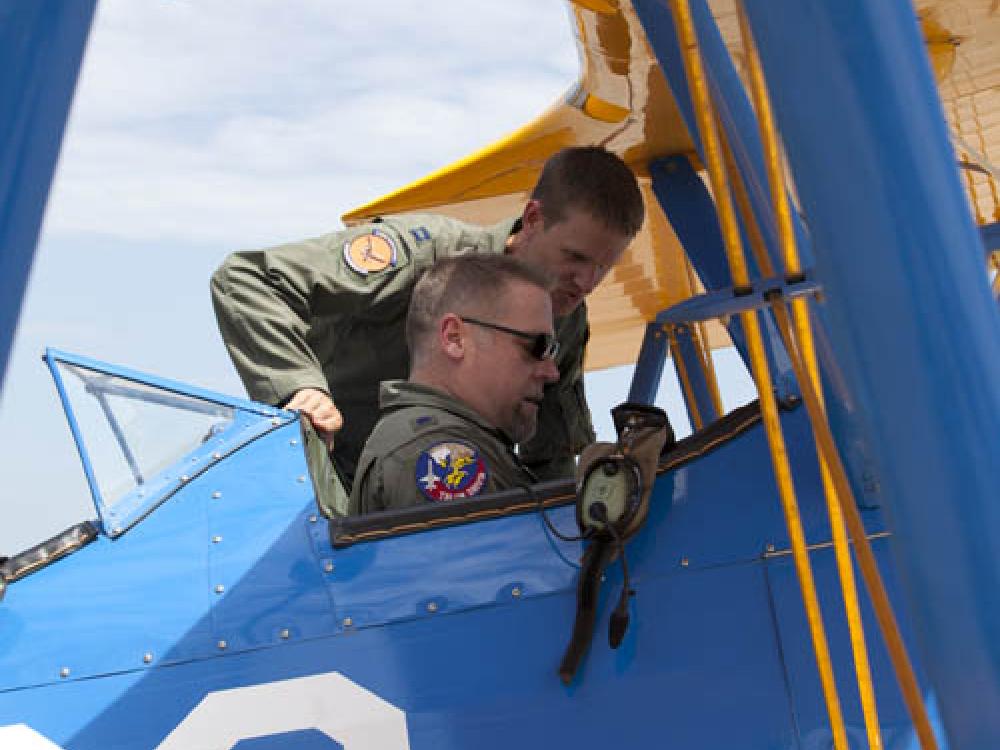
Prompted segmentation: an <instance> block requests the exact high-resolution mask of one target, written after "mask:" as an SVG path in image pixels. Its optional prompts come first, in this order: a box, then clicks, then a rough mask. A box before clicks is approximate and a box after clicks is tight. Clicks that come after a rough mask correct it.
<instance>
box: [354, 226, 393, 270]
mask: <svg viewBox="0 0 1000 750" xmlns="http://www.w3.org/2000/svg"><path fill="white" fill-rule="evenodd" d="M397 259H398V254H397V251H396V242H395V241H394V240H393V239H392V237H390V236H389V235H388V234H387V233H385V232H383V231H382V230H380V229H373V230H371V231H370V232H369V233H368V234H362V235H359V236H358V237H355V238H354V239H353V240H349V241H348V242H345V243H344V260H345V261H347V265H349V266H350V267H351V268H353V269H354V270H355V271H357V272H358V273H360V274H361V275H362V276H367V275H368V274H370V273H378V272H379V271H384V270H385V269H387V268H391V267H393V266H395V265H396V261H397Z"/></svg>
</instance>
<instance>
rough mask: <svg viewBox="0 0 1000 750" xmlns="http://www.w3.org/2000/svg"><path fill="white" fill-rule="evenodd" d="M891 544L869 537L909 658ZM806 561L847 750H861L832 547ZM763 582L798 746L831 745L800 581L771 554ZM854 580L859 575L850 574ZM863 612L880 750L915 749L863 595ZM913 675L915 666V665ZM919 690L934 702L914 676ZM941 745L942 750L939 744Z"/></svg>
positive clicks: (784, 558)
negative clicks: (816, 593)
mask: <svg viewBox="0 0 1000 750" xmlns="http://www.w3.org/2000/svg"><path fill="white" fill-rule="evenodd" d="M889 541H890V540H889V539H888V538H886V537H882V538H878V539H874V540H872V550H873V552H874V553H875V559H876V560H877V561H878V562H879V569H880V570H881V572H882V577H883V580H884V581H885V584H886V589H887V590H888V592H889V598H890V600H891V601H892V603H893V609H894V611H895V613H896V617H897V620H898V621H899V623H900V628H901V630H902V635H903V639H904V641H905V642H906V644H907V649H908V650H909V652H910V653H913V638H912V628H911V627H910V623H909V618H908V616H907V612H906V608H905V607H904V606H902V605H903V602H902V600H901V596H900V594H899V590H898V585H897V583H896V580H895V576H894V575H893V569H892V565H891V559H890V550H889ZM810 560H811V561H812V564H813V571H814V574H815V578H816V586H817V588H818V589H819V590H820V591H821V592H823V598H822V609H823V622H824V626H825V627H826V634H827V638H828V640H829V644H830V653H831V655H832V657H833V663H834V665H836V666H837V670H836V677H837V689H838V692H839V695H840V701H841V708H842V709H843V711H844V721H845V723H846V725H847V733H848V736H849V737H850V738H851V743H852V747H855V746H856V747H867V746H868V741H867V739H866V733H865V725H864V716H863V714H862V710H861V703H860V698H859V694H858V690H857V682H856V677H855V674H854V670H853V661H852V657H851V644H850V633H849V631H848V628H847V622H846V620H845V618H844V604H843V598H842V597H841V594H840V584H839V583H838V580H839V579H838V575H837V564H836V559H835V557H834V553H833V549H832V548H830V547H825V548H822V549H817V550H812V551H811V552H810ZM767 578H768V585H769V587H770V589H771V596H772V597H773V600H774V612H775V620H776V623H777V628H778V632H779V634H780V637H781V650H782V653H783V654H784V659H785V667H786V669H787V673H788V681H789V686H790V688H791V693H792V703H793V707H794V711H795V720H796V725H797V726H798V728H799V731H800V733H801V735H802V740H803V746H804V747H829V746H831V742H832V735H831V733H830V724H829V718H828V715H827V711H826V704H825V703H824V701H823V693H822V689H821V687H820V681H819V672H818V671H817V669H816V659H815V657H814V656H813V649H812V643H811V641H810V638H809V629H808V624H807V623H806V617H805V608H804V605H803V603H802V594H801V590H800V587H799V581H798V576H797V575H796V573H795V566H794V563H793V561H792V558H791V556H790V555H787V554H786V555H780V556H774V557H769V558H768V560H767ZM855 578H856V579H857V581H858V582H859V585H860V581H861V576H860V573H859V571H857V570H855ZM861 615H862V620H863V621H864V628H865V639H866V642H867V645H868V653H869V661H870V664H871V670H872V675H873V677H874V680H873V682H874V686H875V702H876V705H877V706H878V715H879V725H880V727H881V731H882V740H883V746H884V747H885V748H886V750H911V749H912V748H914V747H917V746H918V744H919V743H918V741H917V738H916V735H915V733H914V731H913V726H912V724H911V723H910V719H909V716H908V714H907V712H906V706H905V704H904V703H903V699H902V695H901V694H900V692H899V688H898V687H897V686H896V682H895V678H894V676H893V671H892V663H891V662H890V661H889V654H888V653H887V652H886V650H885V643H884V641H883V639H882V636H881V633H880V632H879V629H878V625H877V623H876V621H875V615H874V613H873V612H872V610H871V606H870V604H869V601H868V598H867V596H864V595H862V596H861ZM917 668H918V670H919V665H917ZM918 678H919V679H920V682H921V684H922V686H923V689H924V694H925V700H926V701H927V702H928V704H929V705H931V704H933V703H934V701H933V695H932V694H931V693H930V692H929V690H928V689H927V682H926V680H925V679H924V677H923V675H918ZM934 724H935V729H936V731H937V734H938V736H939V737H940V736H941V735H942V727H941V726H940V721H939V719H936V720H935V721H934ZM942 747H947V745H942Z"/></svg>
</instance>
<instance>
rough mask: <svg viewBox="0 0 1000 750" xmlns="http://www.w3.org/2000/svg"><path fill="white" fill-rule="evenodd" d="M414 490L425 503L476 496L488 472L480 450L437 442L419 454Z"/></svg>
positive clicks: (464, 445)
mask: <svg viewBox="0 0 1000 750" xmlns="http://www.w3.org/2000/svg"><path fill="white" fill-rule="evenodd" d="M415 474H416V481H417V487H419V488H420V491H421V492H422V493H423V494H424V497H426V498H427V499H428V500H461V499H463V498H467V497H475V496H476V495H478V494H479V493H480V492H482V491H483V489H485V487H486V481H487V480H488V479H489V470H488V469H487V468H486V462H485V461H484V460H483V458H482V456H480V455H479V451H478V450H476V449H475V448H473V447H472V446H470V445H466V444H465V443H457V442H455V443H437V444H435V445H432V446H431V447H430V448H428V449H427V450H425V451H424V452H423V453H421V454H420V457H419V458H418V459H417V468H416V472H415Z"/></svg>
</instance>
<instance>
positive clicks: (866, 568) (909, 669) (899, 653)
mask: <svg viewBox="0 0 1000 750" xmlns="http://www.w3.org/2000/svg"><path fill="white" fill-rule="evenodd" d="M772 310H774V314H775V319H776V321H777V323H778V330H779V331H780V332H781V335H782V339H783V340H784V342H785V346H786V347H787V348H788V355H789V358H790V359H791V361H792V369H793V370H794V371H795V376H796V378H798V380H799V385H800V387H801V390H802V399H803V401H804V402H805V405H806V410H807V411H808V412H809V419H810V421H811V422H812V424H813V427H814V428H816V433H815V434H816V438H817V447H818V448H819V450H820V451H821V452H822V455H823V456H824V458H825V460H826V463H827V466H828V467H829V468H830V471H831V477H832V480H833V484H834V488H835V490H836V494H837V496H838V497H841V498H844V500H845V502H844V503H843V504H842V506H841V507H842V510H843V515H844V519H845V521H846V522H847V528H848V531H849V532H850V534H851V541H853V542H854V552H855V555H856V556H857V560H858V566H859V567H860V568H861V575H862V578H863V579H864V582H865V587H866V588H867V590H868V596H869V598H870V599H871V602H872V607H873V608H874V610H875V618H876V620H877V621H878V624H879V628H880V630H881V631H882V636H883V638H884V639H885V643H886V648H887V650H888V652H889V659H890V661H891V662H892V666H893V669H894V670H895V672H896V679H897V680H898V681H899V686H900V690H901V691H902V693H903V700H904V702H905V703H906V708H907V710H908V711H909V714H910V719H911V721H912V722H913V726H914V728H915V729H916V732H917V737H918V738H919V740H920V746H921V747H922V748H924V750H937V740H936V739H935V737H934V731H933V730H932V729H931V724H930V719H929V718H928V716H927V708H926V706H925V705H924V701H923V695H922V694H921V692H920V686H919V684H918V683H917V678H916V674H915V672H914V671H913V665H912V663H911V662H910V658H909V655H908V654H907V652H906V646H905V644H904V643H903V638H902V636H901V635H900V632H899V624H898V623H897V622H896V615H895V613H894V612H893V611H892V605H891V604H890V602H889V595H888V594H887V593H886V590H885V585H884V584H883V582H882V577H881V575H880V574H879V570H878V563H876V562H875V555H874V553H873V552H872V549H871V545H870V544H869V542H868V538H867V536H866V535H865V527H864V523H863V522H862V520H861V514H860V513H859V512H858V508H857V504H856V503H855V502H854V494H853V492H852V491H851V486H850V484H849V483H848V481H847V472H846V471H845V470H844V464H843V462H842V461H841V459H840V453H839V452H838V451H837V446H836V444H835V443H834V441H833V434H832V432H831V431H830V426H829V424H827V421H826V419H825V415H824V413H823V407H822V404H821V402H820V399H819V396H818V394H817V392H816V390H815V389H814V388H813V384H812V381H811V380H810V378H809V377H808V374H807V372H806V368H805V364H804V362H803V359H802V354H801V353H800V351H799V349H798V348H797V347H796V345H795V341H794V340H793V339H792V337H791V326H790V324H789V317H788V311H787V310H786V308H785V306H784V301H783V300H781V299H776V300H774V301H773V302H772Z"/></svg>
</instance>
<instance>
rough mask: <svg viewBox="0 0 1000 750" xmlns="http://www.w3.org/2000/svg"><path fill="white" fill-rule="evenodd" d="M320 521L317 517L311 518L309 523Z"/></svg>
mask: <svg viewBox="0 0 1000 750" xmlns="http://www.w3.org/2000/svg"><path fill="white" fill-rule="evenodd" d="M318 520H319V519H318V518H317V517H316V516H309V523H316V521H318Z"/></svg>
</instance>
